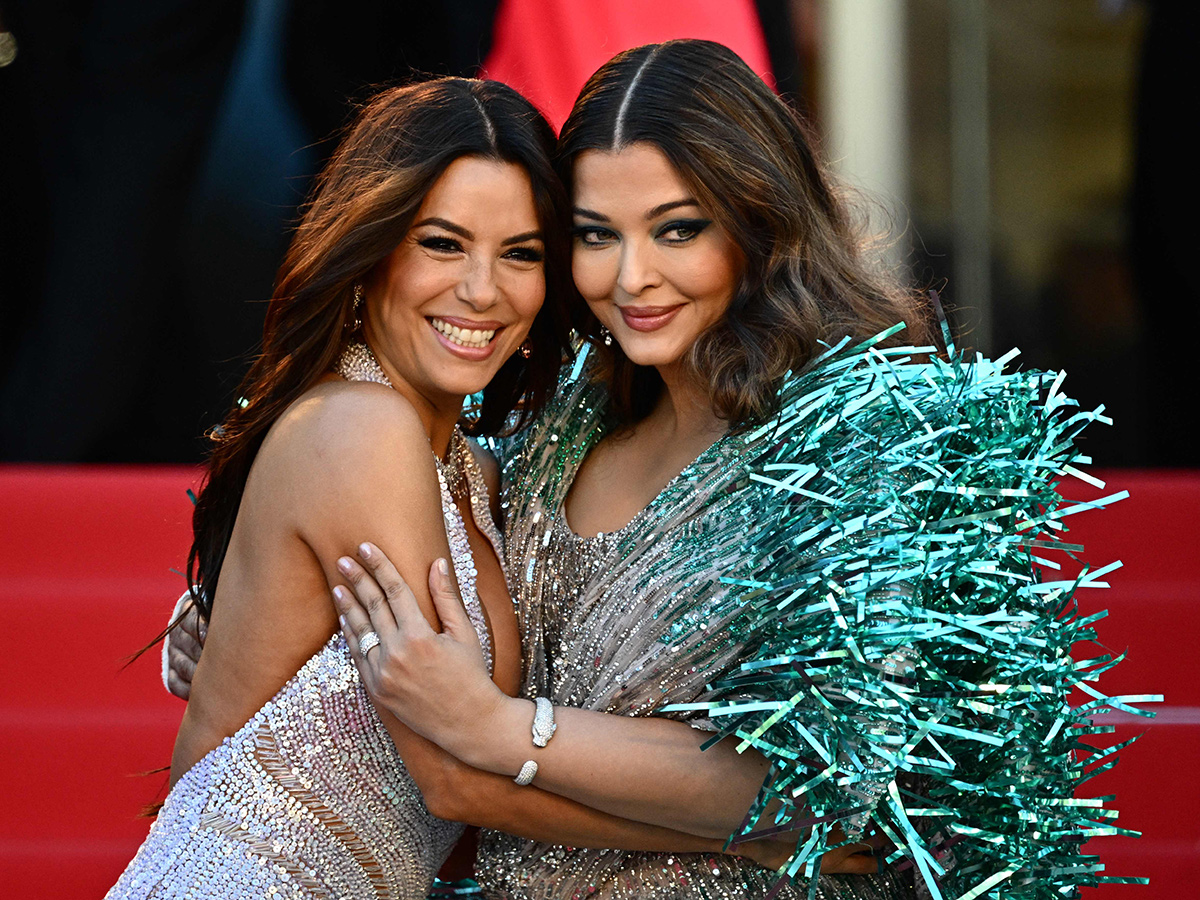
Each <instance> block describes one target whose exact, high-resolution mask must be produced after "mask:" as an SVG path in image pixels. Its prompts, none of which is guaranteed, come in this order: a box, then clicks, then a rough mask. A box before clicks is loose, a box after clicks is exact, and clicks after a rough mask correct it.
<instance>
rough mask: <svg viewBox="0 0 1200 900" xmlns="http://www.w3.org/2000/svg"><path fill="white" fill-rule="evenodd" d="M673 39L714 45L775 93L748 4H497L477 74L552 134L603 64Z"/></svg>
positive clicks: (542, 0) (568, 0)
mask: <svg viewBox="0 0 1200 900" xmlns="http://www.w3.org/2000/svg"><path fill="white" fill-rule="evenodd" d="M672 38H704V39H707V40H710V41H719V42H720V43H722V44H724V45H725V46H727V47H729V48H730V49H731V50H733V51H734V52H735V53H737V54H738V55H739V56H740V57H741V58H742V59H744V60H745V61H746V62H747V64H749V66H750V68H752V69H754V71H755V72H757V73H758V74H760V75H761V76H762V77H763V79H764V80H765V81H766V82H767V84H769V85H771V86H772V87H774V86H775V79H774V77H773V76H772V74H771V63H770V59H769V57H768V56H767V45H766V41H765V39H764V38H763V32H762V26H761V24H760V23H759V19H758V13H757V11H756V10H755V7H754V3H753V0H686V2H685V0H654V2H647V0H608V2H604V3H584V2H579V0H502V2H501V4H500V9H499V11H498V12H497V14H496V24H495V33H494V39H493V44H492V52H491V53H490V54H489V56H488V58H487V61H486V62H485V63H484V67H483V75H484V77H485V78H493V79H495V80H497V81H503V82H504V83H505V84H508V85H511V86H512V87H514V88H516V89H517V90H518V91H520V92H521V93H522V94H524V95H525V96H526V97H528V98H529V99H530V100H531V101H533V103H534V104H535V105H536V106H537V107H538V108H539V109H541V110H542V112H544V113H545V114H546V118H548V119H549V120H550V124H551V125H553V126H554V129H555V131H557V130H558V129H559V128H561V127H562V124H563V122H564V121H565V120H566V118H567V114H568V113H569V112H570V111H571V107H572V106H573V105H574V103H575V96H576V95H577V94H578V93H579V89H580V88H582V87H583V84H584V82H585V81H587V80H588V77H589V76H590V75H591V74H592V73H593V72H595V71H596V70H597V69H598V68H600V66H601V65H602V64H604V63H605V62H607V61H608V60H609V59H610V58H611V57H612V56H614V55H615V54H617V53H619V52H621V51H622V50H628V49H629V48H630V47H640V46H641V45H642V44H653V43H657V42H659V41H667V40H671V39H672Z"/></svg>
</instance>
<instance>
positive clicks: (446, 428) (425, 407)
mask: <svg viewBox="0 0 1200 900" xmlns="http://www.w3.org/2000/svg"><path fill="white" fill-rule="evenodd" d="M368 346H370V345H368ZM371 352H372V355H373V356H374V357H375V362H376V364H377V365H378V366H379V368H380V370H381V371H382V372H383V374H384V375H386V376H387V379H388V381H389V382H391V385H392V389H393V390H394V391H395V392H396V393H397V394H399V395H400V396H401V397H403V398H404V399H405V400H407V401H408V402H409V403H411V404H412V406H413V409H415V410H416V412H417V416H418V418H420V420H421V427H422V428H424V430H425V436H426V437H428V438H429V446H430V447H431V448H433V452H434V454H435V455H436V456H437V457H438V459H445V458H446V451H447V449H448V448H449V447H450V437H451V435H453V433H454V426H456V425H457V424H458V419H459V416H460V415H461V413H462V407H463V400H464V397H463V396H461V395H458V396H456V395H450V394H447V395H445V396H439V397H437V398H436V399H434V398H430V397H427V396H425V395H424V394H423V393H422V392H421V391H419V390H417V389H416V388H415V387H413V385H412V384H410V383H409V382H408V381H407V380H406V379H405V378H404V376H403V375H401V374H400V372H399V371H397V370H396V368H395V367H394V366H393V365H391V363H390V362H388V360H387V359H386V357H384V356H382V355H381V354H378V353H375V352H374V350H372V351H371Z"/></svg>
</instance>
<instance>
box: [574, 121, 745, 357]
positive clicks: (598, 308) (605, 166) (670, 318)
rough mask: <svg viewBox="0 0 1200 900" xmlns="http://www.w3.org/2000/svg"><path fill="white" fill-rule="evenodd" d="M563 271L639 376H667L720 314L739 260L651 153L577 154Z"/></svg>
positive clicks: (637, 149) (646, 147) (636, 148)
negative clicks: (650, 372)
mask: <svg viewBox="0 0 1200 900" xmlns="http://www.w3.org/2000/svg"><path fill="white" fill-rule="evenodd" d="M573 180H574V206H575V228H574V231H575V241H574V249H573V251H572V256H571V270H572V273H573V274H574V277H575V285H576V287H577V288H578V289H579V292H580V294H582V295H583V299H584V300H586V301H587V304H588V306H589V307H590V308H591V310H592V312H593V313H594V314H595V316H596V318H598V319H599V320H600V322H601V323H602V324H604V326H605V327H607V328H608V330H609V331H611V332H612V334H613V337H614V338H616V340H617V341H618V342H619V343H620V345H621V349H622V350H623V351H624V352H625V355H626V356H628V357H629V359H630V360H631V361H632V362H634V363H635V364H637V365H641V366H659V367H662V366H672V365H675V364H676V363H678V362H679V360H680V359H681V358H682V357H683V355H684V354H685V353H686V352H687V351H688V349H689V348H690V347H691V346H692V344H694V343H695V342H696V339H697V338H698V337H700V335H701V334H703V333H704V332H705V331H707V330H708V329H709V328H710V327H711V326H712V325H714V324H715V323H716V322H718V321H719V320H720V318H721V317H722V316H723V315H724V314H725V311H726V310H727V309H729V304H730V303H731V302H732V300H733V295H734V292H735V291H736V289H737V285H738V280H739V278H740V277H741V272H742V265H743V262H742V259H743V257H742V253H741V250H740V249H739V248H738V246H737V245H736V244H735V243H734V242H733V240H732V239H731V238H730V237H729V235H728V233H726V231H725V230H724V229H723V228H721V226H720V225H718V224H717V223H716V222H714V221H713V218H712V215H711V213H710V212H709V211H708V210H706V209H704V208H703V207H702V206H701V205H700V204H699V203H698V201H697V199H696V197H694V196H693V192H692V191H691V189H690V188H689V187H688V186H687V184H686V183H685V182H684V181H683V179H682V178H681V177H680V176H679V172H678V171H677V170H676V169H675V167H674V166H673V165H672V164H671V162H670V161H669V160H668V159H667V158H666V156H664V155H663V153H662V151H660V150H659V149H658V148H657V147H654V146H653V145H650V144H631V145H629V146H627V147H625V148H623V149H621V150H618V151H616V152H609V151H602V150H587V151H585V152H583V153H581V154H580V155H579V157H578V159H576V161H575V168H574V178H573Z"/></svg>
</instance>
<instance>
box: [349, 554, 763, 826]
mask: <svg viewBox="0 0 1200 900" xmlns="http://www.w3.org/2000/svg"><path fill="white" fill-rule="evenodd" d="M364 547H365V548H367V549H368V550H369V551H370V553H369V555H366V556H363V563H364V564H365V565H367V566H368V567H370V568H371V570H372V571H371V574H368V573H367V571H366V570H365V569H363V568H362V566H360V565H358V564H354V565H353V566H352V567H349V574H348V577H349V580H350V581H351V583H352V584H353V585H354V589H355V592H356V593H357V595H358V599H359V600H360V601H361V602H362V603H364V604H365V608H364V607H360V606H358V605H357V604H356V603H355V602H354V600H353V598H352V597H351V596H350V593H349V592H348V591H346V590H345V589H339V590H338V591H336V592H335V594H337V595H340V596H339V599H338V601H337V602H338V607H339V611H340V612H341V613H342V615H343V617H345V618H347V619H348V620H349V621H350V626H351V627H349V628H344V630H345V631H347V632H348V633H349V632H355V631H356V629H361V631H363V632H365V631H367V630H371V629H374V630H375V631H377V632H378V633H379V635H380V638H381V639H382V641H383V644H382V645H381V646H380V647H379V649H378V651H372V652H371V653H370V654H369V656H368V659H367V660H364V661H360V666H359V668H360V670H362V672H363V676H364V681H365V683H366V684H367V686H368V689H369V690H370V691H371V693H372V696H373V697H375V699H376V702H377V703H379V704H380V705H382V706H384V707H386V708H387V709H388V710H389V711H391V712H392V713H394V714H396V715H397V716H398V717H399V718H401V719H402V720H403V721H404V722H405V723H406V724H407V725H408V726H409V727H411V728H413V730H414V731H417V732H418V733H420V734H422V735H423V736H425V737H427V738H429V739H430V740H432V741H434V742H435V743H437V744H438V745H439V746H441V747H443V748H444V749H445V750H447V751H448V752H449V753H450V754H452V755H453V756H455V757H456V758H458V759H461V760H462V761H463V762H465V763H466V764H468V765H469V766H471V767H473V768H477V769H483V770H486V771H488V772H493V773H496V774H498V775H502V776H506V777H508V778H510V779H511V778H512V777H513V776H515V775H516V774H517V773H518V772H519V771H520V769H521V766H522V765H523V764H524V762H525V761H526V760H529V759H532V760H534V761H535V762H536V763H537V765H538V773H537V777H536V780H535V782H534V783H535V784H536V785H537V786H539V787H541V788H543V789H544V790H547V791H551V792H553V793H555V794H559V795H562V796H564V797H567V798H569V799H571V800H575V801H577V802H579V803H583V804H585V805H587V806H590V807H593V808H595V809H598V810H601V811H603V812H606V813H610V814H612V815H616V816H619V817H621V818H624V819H634V820H636V821H640V822H646V823H647V824H651V825H659V826H662V827H665V828H670V829H674V830H679V831H684V832H687V833H690V834H697V835H700V836H703V837H709V838H722V839H723V838H726V837H728V835H730V834H731V833H733V832H734V831H735V830H737V829H738V827H739V826H740V825H741V823H742V820H743V818H744V817H745V815H746V812H747V810H748V809H749V808H750V805H751V803H752V802H753V800H754V798H755V796H756V795H757V793H758V791H759V789H760V788H761V786H762V784H763V781H764V779H765V777H766V775H767V766H766V763H765V761H764V760H763V758H762V757H761V756H760V755H759V754H758V753H756V752H753V751H751V752H749V753H745V754H740V755H739V754H738V753H736V752H734V749H733V745H732V743H731V742H722V743H721V744H718V745H716V746H715V747H712V748H710V749H709V750H706V751H703V752H701V750H700V746H701V744H702V743H704V741H705V740H707V739H708V738H709V737H711V735H709V734H707V733H705V732H699V731H697V730H695V729H693V728H691V727H690V726H688V725H686V724H685V723H682V722H678V721H674V720H670V719H661V718H651V717H639V718H632V717H625V716H615V715H608V714H605V713H599V712H592V711H588V710H581V709H573V708H566V707H558V708H556V710H555V713H556V719H557V722H558V731H557V733H556V736H555V737H554V739H553V740H552V741H550V743H549V745H548V746H546V747H545V748H536V747H534V745H533V743H532V740H531V736H530V726H531V724H532V722H533V710H534V706H533V703H532V702H530V701H528V700H518V699H514V698H512V697H508V696H506V695H504V694H503V693H501V692H500V691H499V690H498V689H497V688H496V687H495V686H494V685H493V684H492V683H491V681H490V680H489V679H488V678H487V673H486V669H485V668H484V665H483V661H482V657H481V656H480V654H479V650H478V642H477V640H476V638H475V633H474V629H473V628H472V627H471V625H470V622H469V621H468V620H467V619H466V615H465V613H464V612H463V608H462V604H461V602H460V601H459V600H458V598H457V595H456V594H455V593H454V591H453V586H452V584H451V583H450V582H449V580H448V579H447V578H445V576H440V575H437V574H436V573H435V574H432V575H431V577H430V581H431V583H432V587H433V588H434V590H433V591H432V592H431V593H430V596H432V598H433V600H434V602H435V603H436V606H437V609H438V613H439V615H440V617H441V619H442V622H443V627H444V629H445V630H444V632H442V633H441V634H438V633H437V632H435V631H434V630H433V629H431V628H429V626H428V625H427V623H426V621H425V620H424V617H421V616H419V614H418V608H417V606H416V603H415V602H414V600H413V599H412V594H411V591H410V590H409V588H408V585H407V583H406V580H405V578H404V577H403V576H402V575H401V574H400V573H398V572H397V571H396V569H395V567H393V566H392V565H391V563H390V562H389V560H388V559H387V557H386V556H384V555H383V554H382V553H381V552H380V551H379V549H378V548H376V547H374V545H370V544H367V545H364ZM360 555H361V554H360ZM345 564H346V561H345V560H343V561H342V565H343V566H345ZM343 571H347V568H343ZM422 587H424V586H422ZM423 593H425V592H423ZM368 617H369V621H368Z"/></svg>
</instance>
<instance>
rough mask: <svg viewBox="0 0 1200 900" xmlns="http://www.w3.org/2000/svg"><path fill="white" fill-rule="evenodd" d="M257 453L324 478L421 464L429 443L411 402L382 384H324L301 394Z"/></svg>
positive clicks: (427, 453)
mask: <svg viewBox="0 0 1200 900" xmlns="http://www.w3.org/2000/svg"><path fill="white" fill-rule="evenodd" d="M263 451H264V452H270V454H272V455H275V454H278V455H280V456H281V457H282V458H283V460H288V461H293V460H294V461H295V462H296V463H298V464H300V466H305V464H308V466H311V464H318V466H322V467H329V468H330V474H332V475H335V476H336V474H337V473H338V472H348V473H350V474H353V470H354V467H355V466H364V464H365V466H371V464H372V463H379V462H383V463H386V467H388V468H394V467H396V466H401V467H402V466H403V464H404V463H407V462H412V461H413V460H415V458H420V460H422V461H424V460H425V457H427V456H430V452H431V451H430V439H428V436H427V434H426V432H425V428H424V426H422V425H421V420H420V416H418V414H416V410H415V409H414V408H413V406H412V403H409V402H408V401H407V400H406V398H404V397H403V396H402V395H400V394H397V392H396V391H394V390H392V389H390V388H388V386H385V385H382V384H368V383H347V382H330V383H326V384H320V385H317V386H316V388H313V389H311V390H310V391H307V392H306V394H305V395H304V396H301V397H300V398H299V400H298V401H296V402H295V403H293V404H292V406H290V407H288V409H287V410H286V412H284V413H283V415H281V416H280V420H278V421H277V422H276V424H275V426H274V427H272V428H271V433H270V434H269V436H268V438H266V440H265V442H264V443H263Z"/></svg>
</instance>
